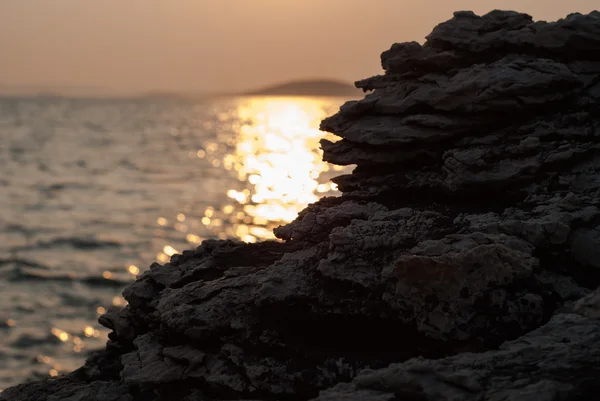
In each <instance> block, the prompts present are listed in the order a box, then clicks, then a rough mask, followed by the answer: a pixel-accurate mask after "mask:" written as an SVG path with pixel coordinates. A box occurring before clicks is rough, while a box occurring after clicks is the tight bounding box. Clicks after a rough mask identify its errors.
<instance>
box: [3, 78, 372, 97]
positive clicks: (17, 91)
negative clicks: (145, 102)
mask: <svg viewBox="0 0 600 401" xmlns="http://www.w3.org/2000/svg"><path fill="white" fill-rule="evenodd" d="M0 96H9V97H11V96H17V97H20V96H26V97H30V96H33V97H50V98H55V97H56V98H61V97H65V98H109V99H112V98H132V99H135V98H142V99H155V100H156V99H171V100H177V99H184V100H185V99H199V98H213V97H232V96H233V97H235V96H340V97H356V98H359V97H362V96H363V93H362V91H361V90H360V89H357V88H355V87H354V85H351V84H349V83H347V82H343V81H337V80H334V79H303V80H302V79H299V80H293V81H287V82H283V83H279V84H273V85H269V86H265V87H262V88H259V89H255V90H250V91H236V92H213V93H202V92H195V91H194V92H192V91H189V92H176V91H168V90H167V91H164V90H156V91H150V92H146V93H137V94H136V93H126V92H123V91H121V92H119V91H117V90H111V89H110V88H98V87H69V86H59V85H56V86H50V85H46V86H33V85H32V86H11V85H2V84H0Z"/></svg>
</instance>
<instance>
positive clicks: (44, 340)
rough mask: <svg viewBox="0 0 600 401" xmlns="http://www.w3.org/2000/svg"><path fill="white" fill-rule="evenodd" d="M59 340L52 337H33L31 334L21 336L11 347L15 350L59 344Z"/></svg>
mask: <svg viewBox="0 0 600 401" xmlns="http://www.w3.org/2000/svg"><path fill="white" fill-rule="evenodd" d="M60 342H61V341H60V340H59V339H58V338H57V337H55V336H53V335H46V336H35V335H32V334H27V333H25V334H21V335H20V336H19V337H18V338H17V339H16V340H15V341H13V343H12V344H11V346H13V347H15V348H31V347H39V346H40V345H43V344H60Z"/></svg>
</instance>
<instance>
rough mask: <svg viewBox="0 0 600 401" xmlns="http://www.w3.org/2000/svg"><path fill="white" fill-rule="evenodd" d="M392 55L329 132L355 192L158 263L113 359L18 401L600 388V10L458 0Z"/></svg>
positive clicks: (505, 393)
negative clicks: (476, 10)
mask: <svg viewBox="0 0 600 401" xmlns="http://www.w3.org/2000/svg"><path fill="white" fill-rule="evenodd" d="M382 66H383V68H384V70H385V74H384V75H381V76H376V77H372V78H368V79H365V80H362V81H359V82H357V86H358V87H360V88H362V89H364V90H365V91H368V92H370V93H368V94H367V95H366V96H365V98H364V99H362V100H360V101H353V102H348V103H346V104H345V105H344V106H342V107H341V109H340V111H339V113H337V114H336V115H334V116H332V117H330V118H327V119H325V120H324V121H323V123H322V127H321V128H322V129H323V130H325V131H329V132H332V133H334V134H336V135H337V136H339V137H341V138H342V139H341V140H339V141H338V142H335V143H333V142H329V141H326V140H323V141H322V147H323V150H324V159H325V160H326V161H329V162H331V163H336V164H340V165H356V166H357V167H356V168H355V170H354V171H353V172H352V174H349V175H345V176H341V177H338V178H336V179H334V181H335V182H336V183H337V184H338V187H339V189H340V190H341V191H342V192H343V195H342V196H341V197H339V198H324V199H322V200H320V201H319V202H317V203H315V204H312V205H310V206H309V207H307V208H306V209H305V210H304V211H302V212H301V213H300V215H299V216H298V218H297V219H296V220H295V221H294V222H292V223H290V224H288V225H287V226H283V227H279V228H278V229H276V230H275V234H276V236H277V237H278V238H280V239H281V240H283V241H282V242H275V241H273V242H263V243H257V244H245V243H241V242H236V241H216V240H211V241H205V242H204V243H203V244H202V245H201V246H199V247H198V248H197V249H196V250H190V251H184V252H183V254H181V255H175V256H173V257H172V259H171V262H170V263H168V264H166V265H164V266H162V265H158V264H154V265H152V266H151V268H150V270H149V271H147V272H146V273H144V274H143V275H142V276H141V277H140V278H139V279H138V280H137V281H136V282H135V283H134V284H132V285H130V286H129V287H128V288H127V289H126V290H125V291H124V297H125V298H126V299H127V301H128V302H129V305H128V306H127V307H126V308H124V309H122V310H115V311H109V312H108V313H107V314H105V315H104V316H102V317H101V318H100V322H101V323H102V324H103V325H104V326H106V327H108V328H110V329H111V330H112V333H111V334H110V337H109V338H110V340H109V342H108V344H107V346H106V349H105V350H103V351H101V352H98V353H96V354H94V355H93V356H91V357H90V358H89V359H88V361H87V363H86V365H85V366H84V367H82V368H80V369H78V370H77V371H75V372H73V373H71V374H69V375H66V376H63V377H59V378H52V379H46V380H43V381H39V382H34V383H28V384H23V385H20V386H16V387H13V388H10V389H7V390H6V391H5V392H3V393H1V394H0V399H2V400H10V401H21V400H23V401H25V400H27V401H36V400H40V401H41V400H48V401H59V400H60V401H76V400H98V401H100V400H102V401H116V400H129V401H134V400H135V401H137V400H140V401H141V400H149V401H152V400H156V401H158V400H187V401H200V400H215V401H216V400H294V401H295V400H310V399H316V400H321V401H334V400H335V401H338V400H339V401H342V400H344V401H359V400H361V401H363V400H364V401H366V400H373V401H400V400H403V401H404V400H407V401H408V400H444V401H450V400H455V401H459V400H460V401H463V400H473V401H475V400H477V401H481V400H513V401H529V400H531V401H534V400H535V401H553V400H569V401H575V400H582V401H583V400H593V399H596V397H597V394H598V392H599V391H600V381H598V380H597V377H598V375H599V374H600V290H599V289H598V287H599V286H600V209H599V206H600V205H599V203H600V197H599V194H600V12H592V13H590V14H587V15H581V14H572V15H569V16H567V17H566V18H565V19H562V20H559V21H557V22H553V23H546V22H534V21H533V20H532V18H531V17H530V16H528V15H526V14H520V13H516V12H506V11H493V12H491V13H488V14H486V15H484V16H477V15H475V14H473V13H471V12H457V13H455V15H454V18H452V19H451V20H449V21H447V22H445V23H442V24H440V25H438V26H437V27H435V28H434V30H433V32H432V33H431V34H430V35H429V36H428V37H427V42H426V43H425V44H424V45H420V44H418V43H416V42H411V43H400V44H394V45H393V46H392V48H391V49H390V50H388V51H386V52H384V53H383V54H382Z"/></svg>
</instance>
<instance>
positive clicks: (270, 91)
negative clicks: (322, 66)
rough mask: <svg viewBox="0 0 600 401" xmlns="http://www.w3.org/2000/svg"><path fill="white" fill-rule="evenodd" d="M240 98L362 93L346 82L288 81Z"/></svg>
mask: <svg viewBox="0 0 600 401" xmlns="http://www.w3.org/2000/svg"><path fill="white" fill-rule="evenodd" d="M240 95H241V96H362V91H361V90H359V89H357V88H355V87H354V86H353V85H350V84H348V83H346V82H341V81H335V80H330V79H312V80H297V81H289V82H285V83H281V84H276V85H271V86H267V87H264V88H261V89H258V90H253V91H249V92H244V93H241V94H240Z"/></svg>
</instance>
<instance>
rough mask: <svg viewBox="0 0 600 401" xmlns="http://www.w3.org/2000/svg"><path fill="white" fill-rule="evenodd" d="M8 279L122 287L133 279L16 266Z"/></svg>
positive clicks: (13, 280) (12, 280)
mask: <svg viewBox="0 0 600 401" xmlns="http://www.w3.org/2000/svg"><path fill="white" fill-rule="evenodd" d="M6 279H7V281H11V282H18V281H63V282H79V283H84V284H87V285H89V286H97V287H115V288H120V287H123V286H125V285H127V284H130V283H131V280H127V279H125V278H118V277H114V276H113V277H111V278H110V279H107V278H104V277H102V276H84V275H77V274H73V273H66V274H65V273H61V272H53V271H49V270H38V269H35V268H27V267H21V266H15V268H14V269H13V270H12V271H11V272H10V273H9V274H8V277H6Z"/></svg>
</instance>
